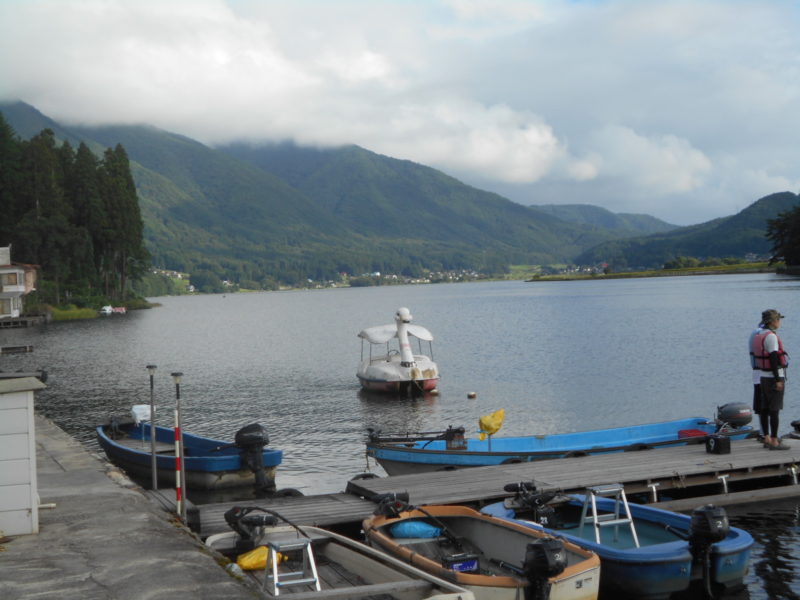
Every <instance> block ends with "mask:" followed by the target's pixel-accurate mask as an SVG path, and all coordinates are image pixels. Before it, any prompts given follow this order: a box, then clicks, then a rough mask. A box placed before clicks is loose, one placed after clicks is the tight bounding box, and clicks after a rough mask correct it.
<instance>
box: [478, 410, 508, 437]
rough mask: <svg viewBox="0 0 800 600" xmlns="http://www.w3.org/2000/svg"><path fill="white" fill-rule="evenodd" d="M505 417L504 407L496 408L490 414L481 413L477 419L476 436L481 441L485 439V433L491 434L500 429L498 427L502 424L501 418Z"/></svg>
mask: <svg viewBox="0 0 800 600" xmlns="http://www.w3.org/2000/svg"><path fill="white" fill-rule="evenodd" d="M505 418H506V409H504V408H501V409H500V410H496V411H494V412H493V413H492V414H490V415H483V416H482V417H481V418H480V419H478V429H480V433H479V434H478V438H479V439H480V440H481V441H483V440H485V439H486V436H487V435H493V434H495V433H497V432H498V431H500V428H501V427H502V426H503V419H505Z"/></svg>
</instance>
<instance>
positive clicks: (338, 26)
mask: <svg viewBox="0 0 800 600" xmlns="http://www.w3.org/2000/svg"><path fill="white" fill-rule="evenodd" d="M798 13H800V8H799V7H798V5H797V4H796V2H793V1H791V0H775V1H773V2H768V3H764V2H759V1H756V0H736V1H729V0H706V1H704V2H702V3H698V2H690V1H688V0H663V1H661V2H657V3H653V2H640V1H636V0H605V1H599V2H573V1H570V0H552V1H548V2H544V1H537V0H438V1H436V0H430V1H426V2H406V1H403V0H337V2H330V1H327V0H293V1H292V2H285V1H283V0H229V1H225V0H169V1H168V2H164V1H163V0H137V1H136V2H130V1H128V0H24V1H23V0H5V1H3V2H0V44H1V45H2V46H1V47H2V50H3V51H2V52H0V98H5V99H22V100H25V101H27V102H29V103H31V104H33V105H35V106H36V107H37V108H39V109H40V110H42V111H43V112H45V113H46V114H48V115H49V116H52V117H54V118H56V119H59V120H70V121H78V122H88V123H102V122H123V123H150V124H154V125H156V126H159V127H162V128H165V129H168V130H171V131H176V132H179V133H182V134H185V135H189V136H191V137H195V138H197V139H199V140H201V141H204V142H207V143H218V142H225V141H228V140H230V139H234V138H247V139H249V140H259V139H263V140H283V139H294V140H296V141H297V142H298V143H305V144H315V145H337V144H346V143H356V144H359V145H362V146H364V147H366V148H369V149H371V150H375V151H378V152H381V153H383V154H388V155H391V156H396V157H398V158H406V159H411V160H414V161H417V162H420V163H424V164H428V165H430V166H433V167H436V168H440V169H443V170H445V171H447V172H449V173H451V174H454V175H456V176H459V177H461V178H463V179H465V180H466V181H467V182H471V183H480V185H481V186H482V187H484V188H488V189H491V190H495V191H499V192H500V193H508V194H509V195H510V196H511V197H513V198H514V199H517V200H520V201H523V202H529V203H546V202H592V203H597V204H602V205H605V206H607V207H608V208H610V209H611V210H620V209H621V210H626V211H628V212H630V211H631V209H633V212H643V213H651V214H655V215H656V216H661V217H662V218H666V219H671V220H672V221H673V222H677V223H690V222H698V221H700V220H703V219H707V218H713V217H717V216H724V215H727V214H732V213H733V212H735V210H736V209H737V208H739V209H740V208H742V207H743V206H746V205H747V204H749V203H751V202H752V201H754V200H755V199H757V198H758V197H760V196H763V195H765V194H767V193H771V192H774V191H783V189H785V187H788V189H791V190H792V191H798V190H797V185H798V177H797V175H796V165H797V164H800V149H799V148H800V146H798V144H797V143H796V140H797V139H798V138H799V137H800V122H799V121H798V119H797V118H796V115H797V114H800V61H798V56H800V36H797V35H796V31H797V29H798V24H800V23H799V22H800V15H799V14H798ZM773 186H785V187H784V188H781V189H773Z"/></svg>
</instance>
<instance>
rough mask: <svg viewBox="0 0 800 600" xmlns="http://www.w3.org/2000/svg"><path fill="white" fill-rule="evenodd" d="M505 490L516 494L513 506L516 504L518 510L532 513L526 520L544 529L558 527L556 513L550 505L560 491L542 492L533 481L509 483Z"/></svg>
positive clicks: (504, 487)
mask: <svg viewBox="0 0 800 600" xmlns="http://www.w3.org/2000/svg"><path fill="white" fill-rule="evenodd" d="M503 490H504V491H506V492H516V494H517V495H516V496H515V497H514V499H513V501H512V504H516V508H518V509H520V508H521V509H524V510H526V511H529V512H530V514H529V515H526V517H525V518H528V519H531V520H532V521H535V522H536V523H539V524H540V525H543V526H544V527H556V522H555V521H556V519H555V517H556V511H555V509H554V508H553V507H552V506H550V505H549V504H548V503H549V502H550V501H551V500H553V498H555V497H556V496H558V490H540V489H538V488H537V487H536V484H535V483H534V482H533V481H521V482H519V483H507V484H506V485H504V486H503Z"/></svg>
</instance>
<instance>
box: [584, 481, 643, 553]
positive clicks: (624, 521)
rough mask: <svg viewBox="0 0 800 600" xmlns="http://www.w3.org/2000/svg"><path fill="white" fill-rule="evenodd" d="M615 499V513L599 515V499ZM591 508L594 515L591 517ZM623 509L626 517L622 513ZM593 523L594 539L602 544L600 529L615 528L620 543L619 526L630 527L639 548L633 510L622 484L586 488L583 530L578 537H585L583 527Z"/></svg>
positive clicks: (615, 538)
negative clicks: (601, 497) (632, 514)
mask: <svg viewBox="0 0 800 600" xmlns="http://www.w3.org/2000/svg"><path fill="white" fill-rule="evenodd" d="M598 496H603V497H612V496H613V497H614V512H613V513H607V514H603V515H598V514H597V497H598ZM590 506H591V509H592V514H591V515H589V507H590ZM620 509H623V511H624V515H623V514H622V512H621V511H620ZM586 523H591V524H592V525H593V526H594V539H595V541H596V542H597V543H598V544H599V543H600V528H601V527H611V526H613V527H614V541H615V542H618V541H619V526H620V525H628V526H629V527H630V530H631V537H632V538H633V543H634V544H635V545H636V547H637V548H638V547H639V537H638V536H637V535H636V526H635V525H634V523H633V517H632V516H631V508H630V506H628V499H627V498H626V497H625V489H624V488H623V486H622V484H620V483H610V484H607V485H594V486H590V487H588V488H586V495H585V496H584V498H583V509H582V510H581V528H580V533H579V534H578V535H583V526H584V525H585V524H586Z"/></svg>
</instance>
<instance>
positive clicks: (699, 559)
mask: <svg viewBox="0 0 800 600" xmlns="http://www.w3.org/2000/svg"><path fill="white" fill-rule="evenodd" d="M730 530H731V526H730V523H729V522H728V515H727V513H726V512H725V509H724V508H722V507H721V506H714V505H713V504H706V505H705V506H701V507H699V508H695V509H694V510H693V511H692V521H691V524H690V526H689V552H691V554H692V560H693V561H694V562H696V563H702V565H703V585H704V588H705V593H706V595H707V596H708V597H709V598H713V597H714V595H713V591H712V589H711V583H712V582H711V545H712V544H716V543H717V542H721V541H722V540H724V539H725V538H726V537H727V536H728V533H729V532H730Z"/></svg>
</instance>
